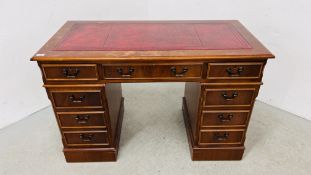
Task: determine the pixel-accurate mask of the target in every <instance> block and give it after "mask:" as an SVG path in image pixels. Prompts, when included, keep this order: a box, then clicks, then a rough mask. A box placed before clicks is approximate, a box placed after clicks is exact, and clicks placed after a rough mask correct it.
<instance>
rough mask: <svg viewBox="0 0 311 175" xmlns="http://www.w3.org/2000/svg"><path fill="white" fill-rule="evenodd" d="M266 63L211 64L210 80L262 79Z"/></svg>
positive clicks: (208, 71)
mask: <svg viewBox="0 0 311 175" xmlns="http://www.w3.org/2000/svg"><path fill="white" fill-rule="evenodd" d="M263 66H264V63H260V62H259V63H209V64H208V69H207V78H208V79H260V78H261V75H262V69H263Z"/></svg>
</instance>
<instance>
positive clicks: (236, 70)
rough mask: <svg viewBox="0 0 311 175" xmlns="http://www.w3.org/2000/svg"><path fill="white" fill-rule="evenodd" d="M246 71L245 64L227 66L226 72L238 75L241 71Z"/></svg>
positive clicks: (233, 75)
mask: <svg viewBox="0 0 311 175" xmlns="http://www.w3.org/2000/svg"><path fill="white" fill-rule="evenodd" d="M243 71H244V68H243V66H240V67H233V68H232V67H227V69H226V72H227V73H228V75H229V76H231V77H238V76H240V75H241V73H242V72H243Z"/></svg>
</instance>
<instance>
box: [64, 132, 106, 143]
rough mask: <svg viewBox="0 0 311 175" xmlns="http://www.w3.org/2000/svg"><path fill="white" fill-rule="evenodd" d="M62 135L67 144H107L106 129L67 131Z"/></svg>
mask: <svg viewBox="0 0 311 175" xmlns="http://www.w3.org/2000/svg"><path fill="white" fill-rule="evenodd" d="M63 135H64V138H65V142H66V145H67V146H83V145H94V146H95V145H98V146H100V145H102V146H105V145H109V140H108V135H107V131H68V132H63Z"/></svg>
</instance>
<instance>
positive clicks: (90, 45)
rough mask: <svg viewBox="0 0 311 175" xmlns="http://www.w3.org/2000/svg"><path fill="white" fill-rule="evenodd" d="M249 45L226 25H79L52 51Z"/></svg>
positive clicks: (170, 48) (210, 47)
mask: <svg viewBox="0 0 311 175" xmlns="http://www.w3.org/2000/svg"><path fill="white" fill-rule="evenodd" d="M251 48H252V47H251V45H250V44H249V43H248V42H247V41H246V40H245V39H244V38H243V36H242V35H241V34H240V33H239V32H238V31H237V30H236V28H235V27H234V26H233V25H232V24H229V23H81V24H75V25H73V26H72V27H71V29H70V30H69V32H67V33H66V34H65V36H64V38H63V39H62V40H61V41H60V42H59V43H57V45H56V47H55V48H54V49H53V50H55V51H133V50H135V51H148V50H167V51H168V50H234V49H251Z"/></svg>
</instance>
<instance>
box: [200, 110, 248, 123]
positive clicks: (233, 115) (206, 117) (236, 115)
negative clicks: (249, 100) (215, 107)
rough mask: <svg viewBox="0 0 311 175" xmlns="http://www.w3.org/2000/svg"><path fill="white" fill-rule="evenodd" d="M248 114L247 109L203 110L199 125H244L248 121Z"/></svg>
mask: <svg viewBox="0 0 311 175" xmlns="http://www.w3.org/2000/svg"><path fill="white" fill-rule="evenodd" d="M249 114H250V111H249V110H240V111H239V110H233V111H203V112H202V118H201V127H230V126H242V127H245V126H246V124H247V122H248V118H249Z"/></svg>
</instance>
